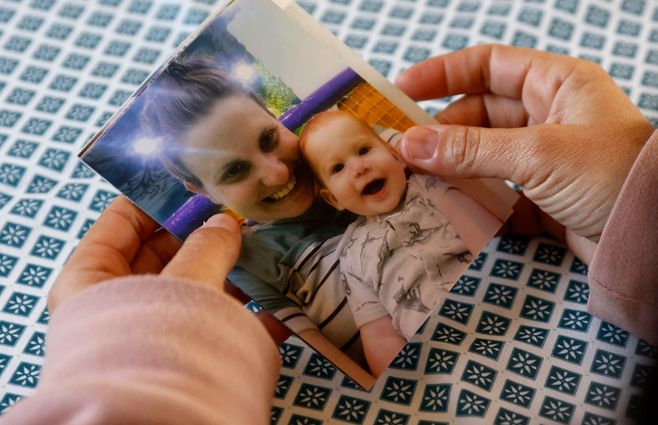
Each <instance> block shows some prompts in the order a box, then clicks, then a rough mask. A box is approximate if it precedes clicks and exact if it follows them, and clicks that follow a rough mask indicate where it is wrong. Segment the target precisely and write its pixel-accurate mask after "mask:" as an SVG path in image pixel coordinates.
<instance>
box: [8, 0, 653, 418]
mask: <svg viewBox="0 0 658 425" xmlns="http://www.w3.org/2000/svg"><path fill="white" fill-rule="evenodd" d="M219 3H220V1H215V0H196V1H188V2H175V1H173V0H92V1H82V0H0V411H5V410H6V409H8V408H10V407H11V406H12V405H13V404H14V403H15V402H16V401H17V400H19V399H20V398H22V397H28V396H29V395H30V394H31V393H32V392H33V391H34V388H35V387H36V386H37V384H38V381H39V374H40V370H41V365H42V363H43V356H44V351H45V334H46V332H47V326H48V313H47V310H46V294H47V292H48V289H49V288H50V286H51V284H52V282H53V280H54V277H55V276H56V275H57V273H58V271H59V270H60V269H61V267H62V265H63V263H64V261H65V260H66V258H67V257H68V256H69V254H70V253H71V251H72V250H73V248H74V247H75V245H76V244H77V242H78V241H79V239H80V238H81V237H82V235H84V233H85V231H86V230H87V229H88V228H89V226H90V225H91V223H93V221H94V220H95V219H96V218H97V217H98V215H99V213H100V212H101V211H102V210H103V209H104V208H105V207H106V206H107V204H108V203H109V201H110V200H111V199H112V198H114V197H115V196H116V190H115V189H114V188H113V187H111V186H110V185H109V184H108V183H106V182H105V181H103V180H102V179H101V178H99V177H98V176H96V175H95V174H94V173H93V172H91V171H90V170H89V169H88V168H87V167H86V166H84V165H83V164H82V163H80V162H79V161H78V160H77V158H76V154H77V152H78V151H79V149H80V148H81V147H82V146H83V145H84V143H85V142H86V141H87V140H88V139H89V137H91V136H92V135H93V134H94V133H95V132H96V131H97V130H98V129H99V128H100V126H102V125H103V123H104V122H105V121H106V120H108V119H109V118H110V117H111V116H112V114H113V113H114V112H116V111H117V109H118V107H119V106H120V105H121V104H122V102H123V101H124V100H125V99H126V98H127V97H128V96H129V95H130V94H131V93H132V92H133V91H134V90H135V89H136V88H137V87H138V86H139V84H140V83H141V82H142V81H144V79H145V78H147V77H148V75H149V74H150V73H151V72H153V71H154V70H155V69H156V68H157V67H158V65H159V64H160V63H161V62H162V61H163V60H164V59H166V58H167V57H168V56H169V55H170V54H171V53H172V51H173V50H174V48H175V47H176V46H177V45H178V44H179V43H180V42H181V41H183V40H184V39H185V37H186V36H187V35H188V34H189V33H191V32H192V31H194V29H195V28H196V27H197V26H198V25H199V24H200V23H201V22H202V21H203V20H204V19H205V18H206V17H207V16H208V15H209V14H210V13H211V12H212V10H213V9H214V7H215V6H216V5H217V4H219ZM299 4H300V5H302V6H303V7H304V8H305V9H306V10H307V11H308V12H309V13H311V14H312V15H313V16H314V17H315V18H317V19H318V20H319V21H320V22H321V23H322V24H323V25H325V26H326V27H327V28H329V29H330V30H331V31H333V32H334V33H335V34H336V35H337V36H338V37H339V38H340V39H341V40H343V41H344V42H345V43H347V44H348V45H349V46H350V47H351V48H353V49H354V50H356V51H357V52H358V53H359V54H360V55H362V56H363V57H364V58H365V59H366V60H367V61H368V62H369V63H371V64H372V65H373V66H374V67H375V68H377V69H378V70H379V71H380V72H381V73H382V74H384V75H385V76H386V77H388V78H389V79H394V77H395V76H396V75H397V74H398V73H399V72H400V71H401V70H403V69H404V68H406V67H408V66H409V65H410V64H412V63H415V62H417V61H419V60H422V59H425V58H427V57H429V56H432V55H435V54H438V53H444V52H448V51H451V50H455V49H458V48H461V47H465V46H469V45H475V44H479V43H489V42H496V43H504V44H513V45H520V46H527V47H534V48H538V49H542V50H547V51H552V52H558V53H564V54H569V55H573V56H578V57H582V58H585V59H587V60H591V61H594V62H596V63H598V64H600V65H601V66H602V67H603V68H604V69H605V70H606V71H607V72H609V73H610V74H611V75H612V76H613V77H614V78H615V80H616V81H617V82H618V84H619V85H620V86H621V87H622V89H623V90H624V91H625V92H626V93H627V94H628V96H629V97H630V99H631V100H632V101H633V102H634V103H635V104H637V105H638V106H639V107H640V108H641V110H642V111H643V112H644V113H645V115H646V116H647V117H648V118H649V119H650V120H652V122H653V123H654V125H655V124H657V123H658V5H656V4H654V3H653V2H649V1H646V0H611V1H603V0H600V1H596V0H582V1H577V0H545V1H544V0H526V1H515V2H510V1H506V0H492V1H486V2H484V1H482V2H481V1H475V0H299ZM451 100H454V99H443V100H441V101H429V102H424V103H423V106H424V107H425V108H426V109H427V110H429V111H430V112H436V111H437V110H439V109H440V108H441V107H443V106H444V105H445V104H446V103H447V102H449V101H451ZM586 273H587V268H586V267H585V266H584V265H583V264H582V263H581V262H580V261H578V260H577V259H576V258H574V256H573V254H572V253H571V252H569V251H567V250H566V249H565V247H563V246H561V245H560V244H558V243H556V242H555V241H552V240H550V239H541V238H532V239H529V238H498V239H494V240H492V241H491V243H490V244H489V246H488V247H487V249H486V250H485V251H484V252H483V254H481V255H480V257H479V258H478V259H477V260H476V261H475V262H474V263H473V264H472V266H471V268H470V269H469V270H468V271H467V273H466V274H465V275H464V276H463V277H462V278H461V279H460V281H459V283H458V284H457V285H456V286H455V288H454V289H453V291H452V293H451V294H450V296H449V297H448V299H446V300H445V302H444V303H443V304H442V305H441V306H440V308H439V309H438V310H437V312H436V313H435V314H434V315H433V316H432V317H431V318H430V320H429V321H428V322H427V323H426V324H425V325H424V326H423V328H422V329H421V330H420V331H419V334H418V335H417V336H416V337H415V338H414V339H412V341H410V342H409V344H408V345H407V346H406V347H405V349H404V350H403V351H402V352H401V353H400V355H399V356H398V357H397V358H396V359H395V361H394V362H393V364H392V366H391V368H390V369H389V370H388V371H387V372H386V373H385V374H384V375H383V376H382V377H381V379H380V380H379V381H378V383H377V384H376V385H375V387H374V388H373V389H372V390H371V391H369V392H365V391H362V390H361V389H359V388H358V387H356V386H355V385H354V384H353V383H351V382H350V381H349V380H347V379H345V377H344V376H343V375H342V374H341V373H340V372H339V371H337V370H336V369H335V368H334V367H333V366H332V365H331V364H329V363H328V362H327V361H326V360H325V359H324V358H322V357H321V356H319V355H318V354H317V353H315V352H314V351H313V350H312V349H310V348H309V347H308V346H306V345H305V344H304V343H303V342H301V341H300V340H299V339H296V338H291V339H289V340H288V341H286V342H285V343H284V344H283V345H282V346H281V347H280V352H281V355H282V366H283V367H282V369H281V375H280V378H279V382H278V385H277V389H276V392H275V394H274V407H273V409H272V419H271V422H272V423H273V424H282V425H286V424H328V423H340V424H343V423H347V424H399V425H405V424H424V425H429V424H449V423H459V424H464V423H469V424H470V423H474V424H518V425H522V424H535V423H545V424H572V423H573V424H626V423H634V422H635V421H636V420H637V419H638V418H639V417H640V416H641V415H642V411H643V409H645V408H646V407H647V406H648V403H649V402H650V397H651V395H650V394H649V393H648V391H647V385H648V384H649V382H651V381H652V380H654V379H655V375H656V362H657V359H658V348H656V347H652V346H650V345H648V344H647V343H646V342H644V341H642V340H640V339H638V338H637V337H636V336H634V335H632V334H630V333H629V332H627V331H626V330H624V329H619V328H617V327H615V326H613V325H612V324H610V323H606V322H603V321H601V320H600V319H598V318H596V317H592V316H591V315H590V314H588V313H587V311H586V302H587V297H588V286H587V283H586Z"/></svg>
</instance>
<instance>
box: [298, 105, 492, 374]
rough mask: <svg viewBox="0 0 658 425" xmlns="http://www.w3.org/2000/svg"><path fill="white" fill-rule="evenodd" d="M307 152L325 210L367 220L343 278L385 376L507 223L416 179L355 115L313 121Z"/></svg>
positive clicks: (351, 246)
mask: <svg viewBox="0 0 658 425" xmlns="http://www.w3.org/2000/svg"><path fill="white" fill-rule="evenodd" d="M300 149H301V152H302V155H303V156H304V158H305V160H306V161H307V162H308V163H309V164H310V167H311V168H312V170H313V173H314V175H315V177H316V179H317V181H318V184H319V186H320V195H321V196H322V197H323V198H324V199H325V200H326V202H328V203H329V204H331V205H332V206H334V207H335V208H336V209H338V210H348V211H351V212H353V213H355V214H358V215H359V216H360V217H359V218H358V219H357V220H356V221H355V222H354V223H352V224H351V225H350V226H349V227H348V228H347V230H346V232H345V234H344V235H343V238H342V240H341V243H340V244H339V247H338V249H339V250H340V251H341V252H340V270H341V274H342V277H343V279H344V281H345V290H346V293H347V299H348V302H349V305H350V308H351V310H352V312H353V314H354V319H355V321H356V324H357V326H358V327H359V332H360V335H361V339H362V342H363V347H364V351H365V356H366V359H367V362H368V366H369V367H370V369H371V372H372V373H373V375H374V376H379V375H380V374H381V373H382V372H383V371H384V370H385V369H386V368H387V367H388V365H389V363H390V362H391V361H392V360H393V358H394V357H395V356H396V355H397V353H398V352H399V351H400V350H401V349H402V348H403V347H404V345H405V344H406V343H407V341H408V340H409V339H410V338H411V337H412V336H413V335H414V334H415V333H416V332H417V330H418V328H419V327H420V326H421V325H422V323H423V322H424V321H425V319H426V318H427V317H428V315H429V314H430V313H431V312H432V311H434V309H435V308H436V307H437V305H438V304H439V302H440V301H441V300H442V299H443V298H444V296H445V294H446V293H447V292H448V291H449V290H450V288H452V286H453V285H454V283H455V282H456V281H457V280H458V278H459V277H460V276H461V274H462V273H463V272H464V270H465V269H466V267H467V264H468V263H469V262H470V261H471V259H472V258H473V254H477V253H479V252H480V250H482V248H484V246H485V245H486V243H487V242H488V240H489V239H490V238H491V237H492V236H494V234H495V233H496V231H497V230H498V229H499V227H500V225H501V222H500V220H498V218H496V217H495V216H494V215H493V214H491V213H490V212H489V211H487V210H486V209H485V208H483V207H482V206H481V205H480V204H479V203H478V202H476V201H475V200H474V199H473V198H471V197H469V196H468V195H466V194H464V193H463V192H462V191H460V190H459V189H458V188H457V187H455V186H452V185H450V184H448V183H446V182H443V181H441V180H440V179H438V178H436V177H433V176H427V175H423V174H412V173H410V171H409V170H408V168H407V166H406V164H405V162H404V161H403V160H402V159H401V157H400V155H399V154H398V153H397V152H396V151H395V150H394V149H393V147H391V146H390V145H389V144H388V143H386V142H385V141H384V140H382V138H380V136H379V135H378V134H377V133H376V132H375V130H374V129H373V128H372V127H370V126H369V125H368V124H366V123H365V122H363V121H361V120H359V119H358V118H356V117H355V116H353V115H352V114H350V113H348V112H344V111H338V110H335V111H326V112H322V113H320V114H317V115H315V116H314V117H313V118H311V119H310V120H309V121H308V122H307V124H306V125H305V127H304V129H303V131H302V133H301V136H300Z"/></svg>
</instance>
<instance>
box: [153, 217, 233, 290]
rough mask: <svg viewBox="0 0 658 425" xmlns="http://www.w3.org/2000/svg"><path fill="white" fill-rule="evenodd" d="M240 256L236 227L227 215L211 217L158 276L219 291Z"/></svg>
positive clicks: (186, 241)
mask: <svg viewBox="0 0 658 425" xmlns="http://www.w3.org/2000/svg"><path fill="white" fill-rule="evenodd" d="M239 252H240V227H239V225H238V223H237V222H236V221H235V220H234V219H233V218H231V217H229V216H228V215H227V214H218V215H214V216H212V217H211V218H210V219H209V220H208V221H207V222H206V224H204V225H203V226H202V227H200V228H198V229H197V230H195V231H194V232H192V234H190V236H188V237H187V239H186V240H185V242H184V243H183V246H182V247H181V248H180V250H179V251H178V253H177V254H176V255H175V256H174V258H173V259H172V260H171V261H170V262H169V264H167V265H166V266H165V268H164V269H163V270H162V276H168V277H175V278H184V279H189V280H191V281H195V282H197V283H199V284H201V285H204V286H208V287H211V288H217V289H222V288H223V285H224V279H225V278H226V275H227V274H228V272H229V271H230V270H231V268H233V266H234V265H235V262H236V261H237V259H238V254H239Z"/></svg>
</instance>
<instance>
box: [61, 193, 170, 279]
mask: <svg viewBox="0 0 658 425" xmlns="http://www.w3.org/2000/svg"><path fill="white" fill-rule="evenodd" d="M158 227H160V225H159V224H158V223H157V222H156V221H155V220H153V219H152V218H151V217H149V216H148V215H146V213H144V212H143V211H142V210H140V209H139V208H138V207H137V206H136V205H135V204H133V203H132V202H130V201H129V200H128V199H127V198H125V197H123V196H118V197H117V198H116V199H115V200H114V201H112V203H111V204H110V205H109V206H108V207H107V208H106V209H105V211H103V213H102V214H101V216H100V217H99V218H98V220H96V222H95V223H94V224H93V226H91V228H90V229H89V231H88V232H87V234H86V235H85V237H84V238H82V240H81V241H80V244H79V245H78V247H77V248H76V250H75V251H74V254H73V255H72V256H71V259H70V260H69V262H68V264H67V266H66V267H68V268H71V267H76V266H78V265H80V262H84V263H86V262H87V261H88V260H89V256H99V255H100V253H101V252H102V253H103V254H105V255H110V256H112V257H116V258H120V259H122V260H123V262H127V263H128V264H129V263H130V262H132V260H133V258H134V256H135V254H136V253H137V252H138V250H139V248H140V246H141V243H142V241H144V240H145V239H147V238H148V237H150V236H151V235H152V234H153V233H154V232H155V230H156V229H158Z"/></svg>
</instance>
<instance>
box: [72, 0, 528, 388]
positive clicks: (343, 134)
mask: <svg viewBox="0 0 658 425" xmlns="http://www.w3.org/2000/svg"><path fill="white" fill-rule="evenodd" d="M284 3H286V2H281V1H279V2H276V3H275V2H271V1H270V0H236V1H232V2H230V3H228V4H227V5H226V6H225V7H223V8H222V9H221V10H220V11H219V12H218V13H217V14H216V15H215V16H213V17H211V18H209V20H208V21H207V22H206V23H205V24H204V25H203V26H202V28H201V29H200V30H199V31H198V32H197V33H196V34H194V35H193V36H191V37H190V39H189V40H188V41H186V42H185V43H184V44H183V46H181V48H180V49H179V50H178V51H177V52H176V53H175V54H174V55H173V56H172V58H171V59H170V60H168V61H167V62H166V63H165V64H164V65H163V66H162V67H161V68H160V69H159V70H158V71H156V72H155V73H154V74H153V75H152V76H151V77H150V78H149V79H148V81H147V82H146V83H144V85H142V87H140V89H139V90H138V91H137V92H136V93H135V95H134V96H133V97H132V98H131V99H130V100H129V101H128V102H127V104H126V105H124V107H122V109H121V110H120V111H119V112H118V113H117V114H116V115H115V116H114V117H113V118H112V119H111V120H110V121H109V122H108V123H107V124H106V126H105V127H104V128H103V129H102V130H101V131H100V132H99V134H98V135H97V136H96V137H94V139H92V141H91V142H90V143H89V144H88V145H87V146H86V147H85V149H83V151H82V152H81V158H82V159H83V160H84V161H85V162H86V163H87V164H88V165H89V166H90V167H92V168H93V169H94V170H96V171H97V172H98V173H99V174H101V175H102V176H103V177H104V178H105V179H106V180H107V181H109V182H110V183H111V184H113V185H114V186H115V187H116V188H117V189H118V190H119V191H121V192H122V193H124V194H125V195H126V196H127V197H128V198H130V199H131V200H132V201H133V202H135V204H137V205H138V206H139V207H140V208H142V209H143V210H144V211H146V212H147V213H148V214H149V215H151V216H152V217H153V218H154V219H156V220H157V221H158V222H159V223H161V224H162V226H163V227H165V228H166V229H167V230H169V231H170V232H171V233H173V234H174V235H176V236H177V237H178V238H179V239H181V240H183V239H185V238H186V236H187V235H189V233H191V232H192V231H193V230H194V229H195V228H197V227H199V226H200V225H201V224H202V223H203V221H204V220H206V219H207V218H208V217H209V216H211V215H212V214H214V213H216V212H219V211H227V212H229V213H231V214H232V215H233V216H234V217H236V218H237V219H238V220H239V221H240V222H241V223H242V229H243V242H242V250H241V253H240V258H239V260H238V263H237V265H236V267H235V268H234V270H233V271H232V272H231V273H230V274H229V276H228V278H229V280H230V281H231V283H232V284H233V285H235V286H236V287H237V288H239V289H240V290H241V291H242V292H243V293H245V294H246V295H247V296H248V297H250V298H252V299H253V300H254V301H255V302H256V303H258V305H259V306H261V307H262V308H263V309H265V310H266V311H267V312H269V313H270V314H271V315H273V316H274V317H276V318H277V319H279V320H280V321H281V322H282V323H283V324H284V325H285V326H287V327H288V328H289V329H290V330H292V331H293V332H294V333H295V334H296V335H298V336H299V337H300V338H301V339H303V340H304V341H306V342H307V343H308V344H309V345H310V346H311V347H313V348H314V349H315V350H317V351H318V352H319V353H320V354H322V355H324V356H325V357H326V358H327V359H328V360H329V361H330V362H332V363H333V364H334V365H335V366H336V367H338V368H339V369H340V370H342V371H343V372H344V373H345V374H346V375H347V376H348V377H349V378H351V379H352V380H353V381H354V382H355V383H357V384H359V385H361V386H362V387H364V388H370V387H371V386H372V385H373V384H374V382H375V380H376V378H377V377H378V376H379V375H380V374H381V373H382V372H383V371H384V370H385V369H386V368H387V367H388V365H389V364H390V363H391V361H392V360H393V359H394V358H395V356H396V355H397V353H398V352H399V351H400V350H401V349H402V348H403V347H404V346H405V344H407V342H408V341H409V340H410V339H411V338H413V337H414V335H415V334H416V332H417V331H418V329H419V328H420V327H421V325H422V324H423V323H424V322H425V320H426V319H427V317H429V315H431V314H432V313H433V312H435V311H436V310H437V309H438V308H439V307H440V305H441V302H442V300H443V299H444V298H445V294H446V293H447V292H448V291H449V290H450V289H451V288H452V286H453V285H454V284H455V283H456V282H457V280H458V279H459V277H460V276H461V275H462V273H463V272H464V271H465V270H466V269H467V267H468V265H469V263H470V262H471V261H472V260H473V259H474V258H475V257H476V256H477V255H478V253H479V252H480V251H481V250H482V249H483V248H484V247H485V245H486V244H487V242H488V241H489V239H490V238H491V237H493V236H494V235H495V233H496V232H497V231H498V229H499V228H500V226H501V225H502V223H503V222H504V221H505V220H506V219H507V217H508V216H509V214H510V213H511V207H512V205H513V202H514V201H515V196H514V195H513V193H512V192H511V191H509V190H508V189H507V187H506V186H505V185H504V184H503V183H502V182H492V181H484V180H478V181H452V180H442V179H439V178H436V177H431V176H427V175H422V174H417V173H413V172H412V171H411V170H410V169H409V168H408V167H407V166H406V164H405V162H404V161H403V160H402V158H401V156H400V155H399V154H398V152H397V150H396V147H397V145H398V143H399V141H400V138H401V135H402V133H403V132H404V131H405V130H406V129H408V128H410V127H412V126H414V125H418V124H427V123H431V122H432V119H431V117H429V116H428V115H427V114H426V113H424V112H423V111H422V109H420V108H419V107H417V106H416V105H415V104H414V103H413V102H412V101H411V100H409V99H408V98H406V97H405V96H404V95H403V94H402V93H400V92H399V91H397V89H396V88H395V87H393V86H392V85H391V84H390V83H388V82H387V81H386V80H385V79H384V78H383V77H382V76H381V75H378V74H377V73H376V72H375V71H374V70H373V69H372V68H371V67H369V66H368V65H367V64H366V63H365V62H363V61H362V60H360V59H359V58H357V57H356V55H354V54H353V53H352V52H351V51H350V50H349V49H348V48H347V47H346V46H344V45H342V44H340V42H338V41H337V40H336V39H334V38H333V37H332V36H331V34H330V33H328V32H327V31H326V30H325V29H323V28H322V27H321V26H319V25H318V24H316V23H315V22H314V21H313V20H312V18H310V17H308V15H305V14H304V12H303V10H301V8H299V6H297V5H296V4H294V3H290V4H284Z"/></svg>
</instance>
